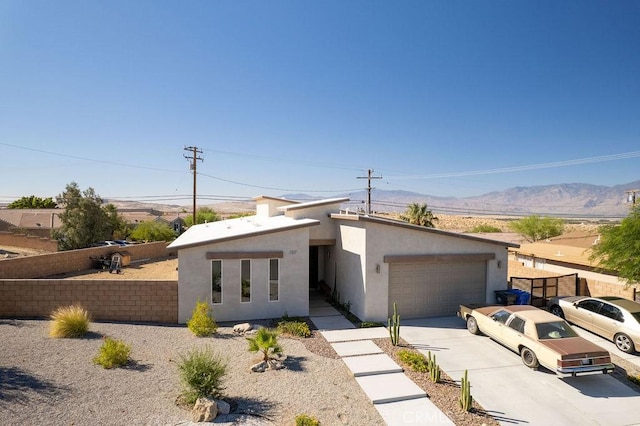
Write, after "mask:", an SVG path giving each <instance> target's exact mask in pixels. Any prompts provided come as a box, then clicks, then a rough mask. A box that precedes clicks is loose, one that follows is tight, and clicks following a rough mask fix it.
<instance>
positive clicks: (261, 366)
mask: <svg viewBox="0 0 640 426" xmlns="http://www.w3.org/2000/svg"><path fill="white" fill-rule="evenodd" d="M266 369H267V363H266V362H264V361H260V362H259V363H257V364H254V365H253V366H252V367H251V371H253V372H254V373H264V370H266Z"/></svg>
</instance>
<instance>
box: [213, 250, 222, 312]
mask: <svg viewBox="0 0 640 426" xmlns="http://www.w3.org/2000/svg"><path fill="white" fill-rule="evenodd" d="M211 303H214V304H215V303H222V260H213V261H211Z"/></svg>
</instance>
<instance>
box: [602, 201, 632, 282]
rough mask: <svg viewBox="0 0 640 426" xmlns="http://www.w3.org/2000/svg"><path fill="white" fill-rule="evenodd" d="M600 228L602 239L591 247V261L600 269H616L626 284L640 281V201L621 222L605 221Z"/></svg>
mask: <svg viewBox="0 0 640 426" xmlns="http://www.w3.org/2000/svg"><path fill="white" fill-rule="evenodd" d="M599 231H600V242H599V243H598V244H596V245H594V246H593V247H592V248H591V255H590V259H591V261H592V262H596V263H597V266H598V269H600V270H603V271H612V272H615V273H616V274H617V275H618V277H620V278H621V279H623V280H624V281H626V282H627V286H628V285H630V284H634V283H638V282H640V205H638V206H636V207H634V208H633V210H632V211H631V213H630V214H629V216H627V217H626V218H625V219H623V220H622V222H621V223H620V224H619V225H615V224H611V225H604V226H602V227H600V228H599Z"/></svg>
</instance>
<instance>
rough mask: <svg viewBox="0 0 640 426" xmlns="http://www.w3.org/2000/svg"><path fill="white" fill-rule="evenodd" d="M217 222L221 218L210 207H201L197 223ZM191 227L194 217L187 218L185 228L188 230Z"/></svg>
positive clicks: (197, 211)
mask: <svg viewBox="0 0 640 426" xmlns="http://www.w3.org/2000/svg"><path fill="white" fill-rule="evenodd" d="M217 220H220V216H218V213H216V212H215V211H213V209H211V208H210V207H200V208H199V209H198V210H196V223H209V222H215V221H217ZM191 225H193V216H187V217H185V218H184V226H186V227H187V228H188V227H190V226H191Z"/></svg>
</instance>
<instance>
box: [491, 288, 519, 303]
mask: <svg viewBox="0 0 640 426" xmlns="http://www.w3.org/2000/svg"><path fill="white" fill-rule="evenodd" d="M495 293H496V300H497V302H498V304H499V305H505V306H506V305H515V304H516V301H517V299H518V295H517V294H515V293H514V292H513V291H512V290H496V291H495Z"/></svg>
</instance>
